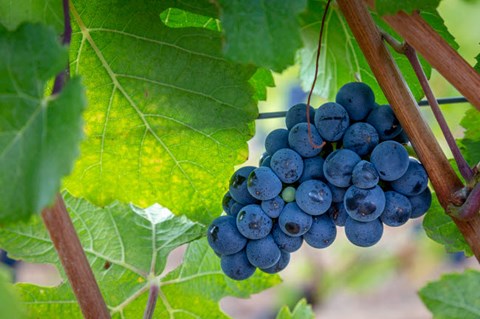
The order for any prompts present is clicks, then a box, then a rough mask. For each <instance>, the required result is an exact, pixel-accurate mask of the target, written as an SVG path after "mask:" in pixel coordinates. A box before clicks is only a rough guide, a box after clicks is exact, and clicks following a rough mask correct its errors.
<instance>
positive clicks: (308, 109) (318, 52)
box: [305, 0, 331, 149]
mask: <svg viewBox="0 0 480 319" xmlns="http://www.w3.org/2000/svg"><path fill="white" fill-rule="evenodd" d="M330 2H331V0H328V1H327V4H326V5H325V11H323V16H322V24H321V26H320V33H319V35H318V46H317V56H316V60H315V74H314V75H313V81H312V87H311V88H310V92H308V98H307V105H306V106H305V110H306V115H307V134H308V142H309V143H310V145H311V146H312V147H313V148H317V149H318V148H323V146H325V144H326V142H325V141H323V143H322V144H321V145H317V144H315V142H314V141H313V137H312V125H311V123H310V99H311V98H312V93H313V89H314V88H315V83H317V75H318V61H319V59H320V51H321V49H322V37H323V29H324V27H325V18H326V17H327V13H328V8H329V7H330Z"/></svg>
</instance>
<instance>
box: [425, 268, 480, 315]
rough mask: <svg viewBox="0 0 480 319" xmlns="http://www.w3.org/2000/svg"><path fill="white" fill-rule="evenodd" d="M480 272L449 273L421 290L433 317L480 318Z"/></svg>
mask: <svg viewBox="0 0 480 319" xmlns="http://www.w3.org/2000/svg"><path fill="white" fill-rule="evenodd" d="M479 285H480V272H478V271H475V270H466V271H465V272H464V273H462V274H447V275H444V276H442V278H440V280H438V281H435V282H431V283H429V284H428V285H426V286H425V287H423V288H422V289H421V290H420V291H419V295H420V298H421V299H422V301H423V303H424V304H425V306H427V308H428V309H429V310H430V311H431V312H432V314H433V319H477V318H480V290H479V289H478V286H479Z"/></svg>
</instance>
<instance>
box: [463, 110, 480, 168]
mask: <svg viewBox="0 0 480 319" xmlns="http://www.w3.org/2000/svg"><path fill="white" fill-rule="evenodd" d="M460 125H462V126H463V127H464V128H465V132H464V135H463V138H462V139H460V140H459V142H460V147H461V150H462V154H463V156H465V159H466V160H467V161H468V163H469V164H470V165H476V164H477V163H478V162H480V130H479V129H478V128H479V127H480V116H478V110H477V109H475V108H473V107H472V108H471V109H469V110H468V111H467V112H465V116H464V117H463V119H462V121H461V122H460Z"/></svg>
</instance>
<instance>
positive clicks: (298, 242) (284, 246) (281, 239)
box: [272, 224, 303, 253]
mask: <svg viewBox="0 0 480 319" xmlns="http://www.w3.org/2000/svg"><path fill="white" fill-rule="evenodd" d="M272 237H273V240H274V241H275V243H276V244H277V246H278V248H280V249H281V250H284V251H288V252H289V253H293V252H294V251H297V250H298V249H300V247H301V246H302V243H303V238H302V236H297V237H293V236H290V235H287V234H285V233H284V232H283V230H282V229H281V228H280V226H279V225H278V224H275V225H273V229H272Z"/></svg>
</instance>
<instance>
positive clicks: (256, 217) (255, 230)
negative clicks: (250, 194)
mask: <svg viewBox="0 0 480 319" xmlns="http://www.w3.org/2000/svg"><path fill="white" fill-rule="evenodd" d="M237 228H238V230H239V232H240V233H241V234H242V235H243V236H245V237H247V238H248V239H260V238H263V237H265V236H267V235H268V234H269V233H270V230H272V219H271V218H270V217H268V216H267V214H265V213H264V212H263V210H262V208H261V207H260V206H258V205H247V206H245V207H243V208H242V209H241V210H240V212H238V215H237Z"/></svg>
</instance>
